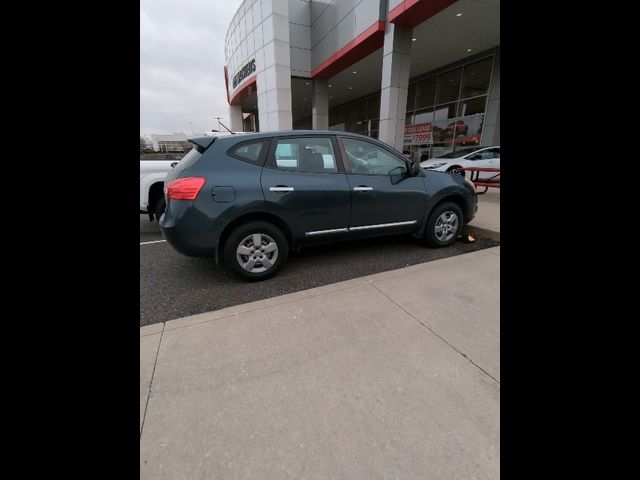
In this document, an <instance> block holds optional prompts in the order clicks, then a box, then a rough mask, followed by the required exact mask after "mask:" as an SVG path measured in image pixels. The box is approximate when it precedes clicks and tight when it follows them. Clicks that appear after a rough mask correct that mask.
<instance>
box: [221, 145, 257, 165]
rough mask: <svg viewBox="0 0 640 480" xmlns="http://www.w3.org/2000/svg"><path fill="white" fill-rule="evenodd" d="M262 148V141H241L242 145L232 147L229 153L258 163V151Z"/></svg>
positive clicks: (239, 158)
mask: <svg viewBox="0 0 640 480" xmlns="http://www.w3.org/2000/svg"><path fill="white" fill-rule="evenodd" d="M263 148H264V141H260V142H252V143H243V144H242V145H240V146H238V147H235V148H232V149H231V150H230V151H229V155H231V156H233V157H236V158H237V159H238V160H244V161H245V162H249V163H253V164H256V165H258V164H259V163H260V153H261V152H262V149H263Z"/></svg>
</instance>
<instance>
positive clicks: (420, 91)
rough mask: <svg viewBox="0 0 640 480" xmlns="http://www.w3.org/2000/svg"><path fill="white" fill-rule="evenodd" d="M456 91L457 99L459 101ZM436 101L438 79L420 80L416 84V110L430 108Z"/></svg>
mask: <svg viewBox="0 0 640 480" xmlns="http://www.w3.org/2000/svg"><path fill="white" fill-rule="evenodd" d="M457 97H458V92H457V91H456V94H455V98H456V99H457ZM435 99H436V77H432V78H427V79H425V80H420V81H419V82H418V83H417V84H416V109H418V108H424V107H430V106H432V105H433V104H434V103H435Z"/></svg>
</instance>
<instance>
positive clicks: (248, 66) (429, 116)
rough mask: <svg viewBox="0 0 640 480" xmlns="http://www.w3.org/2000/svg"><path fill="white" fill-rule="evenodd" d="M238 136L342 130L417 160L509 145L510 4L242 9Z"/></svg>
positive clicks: (391, 1) (369, 3)
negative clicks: (505, 64)
mask: <svg viewBox="0 0 640 480" xmlns="http://www.w3.org/2000/svg"><path fill="white" fill-rule="evenodd" d="M225 60H226V61H225V68H224V75H225V82H226V86H227V100H228V102H229V114H230V122H231V128H232V129H233V130H235V131H252V130H257V131H270V130H291V129H314V130H318V129H319V130H327V129H329V130H340V131H348V132H356V133H361V134H364V135H369V136H371V137H375V138H378V139H379V140H382V141H384V142H386V143H388V144H390V145H393V146H394V147H396V148H397V149H399V150H402V151H403V152H404V153H405V154H406V155H408V156H410V157H411V158H412V159H414V160H418V161H420V160H425V159H427V158H431V157H435V156H438V155H442V154H444V153H448V152H451V151H454V150H463V149H468V148H472V147H477V146H485V145H487V146H488V145H499V144H500V0H457V1H455V0H244V2H243V3H242V4H241V5H240V8H239V9H238V11H237V12H236V14H235V15H234V17H233V20H232V22H231V25H230V26H229V29H228V31H227V36H226V42H225Z"/></svg>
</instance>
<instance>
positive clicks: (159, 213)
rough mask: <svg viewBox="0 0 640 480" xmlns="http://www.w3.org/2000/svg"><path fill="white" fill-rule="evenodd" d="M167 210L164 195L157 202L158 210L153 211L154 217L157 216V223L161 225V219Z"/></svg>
mask: <svg viewBox="0 0 640 480" xmlns="http://www.w3.org/2000/svg"><path fill="white" fill-rule="evenodd" d="M166 208H167V203H166V202H165V200H164V195H163V196H162V197H160V198H159V199H158V201H157V202H156V208H155V209H154V210H153V213H154V215H155V216H156V221H157V222H158V223H160V217H161V216H162V214H163V213H164V211H165V209H166Z"/></svg>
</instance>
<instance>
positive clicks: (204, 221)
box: [160, 200, 219, 257]
mask: <svg viewBox="0 0 640 480" xmlns="http://www.w3.org/2000/svg"><path fill="white" fill-rule="evenodd" d="M160 230H161V231H162V235H163V236H164V238H165V239H166V240H167V242H168V243H169V244H170V245H171V246H172V247H173V248H174V249H175V250H176V251H177V252H179V253H182V254H183V255H187V256H189V257H213V256H214V255H215V250H216V246H217V244H218V238H219V234H218V232H217V230H218V229H217V228H216V224H215V222H214V221H213V220H212V219H211V218H210V217H208V216H206V215H204V214H203V213H202V212H200V211H199V210H197V209H196V208H195V207H194V206H193V202H187V201H177V200H174V201H170V202H169V203H168V204H167V209H166V210H165V212H164V215H162V218H161V220H160Z"/></svg>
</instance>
